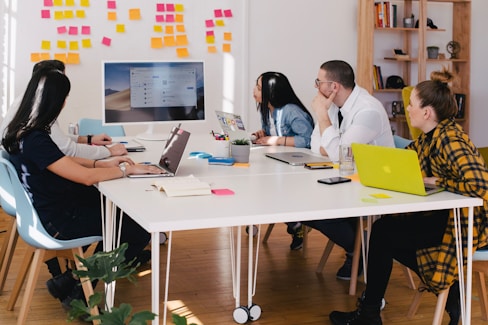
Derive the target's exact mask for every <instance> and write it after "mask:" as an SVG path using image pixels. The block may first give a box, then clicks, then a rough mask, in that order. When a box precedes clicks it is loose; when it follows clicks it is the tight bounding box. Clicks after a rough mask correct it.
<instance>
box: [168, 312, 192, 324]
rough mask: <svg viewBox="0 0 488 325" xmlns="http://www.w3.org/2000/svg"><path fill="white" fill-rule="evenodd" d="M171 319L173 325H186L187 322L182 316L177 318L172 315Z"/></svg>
mask: <svg viewBox="0 0 488 325" xmlns="http://www.w3.org/2000/svg"><path fill="white" fill-rule="evenodd" d="M172 317H173V322H174V323H175V325H187V324H188V322H187V321H186V318H185V317H184V316H179V315H176V314H172ZM190 325H197V324H195V323H191V324H190Z"/></svg>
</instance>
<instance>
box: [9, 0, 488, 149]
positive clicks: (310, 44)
mask: <svg viewBox="0 0 488 325" xmlns="http://www.w3.org/2000/svg"><path fill="white" fill-rule="evenodd" d="M75 2H76V3H78V1H75ZM357 2H358V0H342V1H336V0H306V1H299V0H292V1H283V0H259V1H258V0H248V1H245V0H241V1H235V0H234V1H232V0H207V1H197V0H180V1H178V2H177V3H182V4H184V5H185V9H186V10H185V24H186V26H187V29H188V31H187V33H188V36H189V37H191V36H194V38H192V39H191V40H190V42H191V44H190V46H189V49H190V50H191V53H192V56H191V57H190V58H189V59H204V60H205V61H206V73H207V74H206V77H207V83H206V86H207V88H206V103H207V109H209V110H210V112H208V115H207V118H208V120H207V123H206V124H204V125H201V124H188V126H187V128H188V129H190V130H194V131H195V132H197V131H205V132H208V131H209V130H210V129H212V128H216V127H217V122H216V121H215V118H214V115H213V112H212V111H211V110H217V109H219V110H220V109H225V110H231V109H233V110H234V111H236V112H239V113H241V114H242V115H243V117H244V120H245V122H246V123H247V125H248V129H249V130H250V131H253V130H256V129H257V128H259V127H260V122H259V116H258V114H257V112H256V109H255V103H254V100H253V98H252V88H253V86H254V83H255V79H256V77H257V76H258V75H259V74H260V73H262V72H265V71H271V70H274V71H280V72H283V73H285V74H286V75H287V76H288V77H289V79H290V81H291V83H292V85H293V86H294V88H295V91H296V92H297V94H298V96H299V97H300V98H301V99H302V101H303V102H304V104H305V105H307V106H309V104H310V102H311V100H312V98H313V96H314V94H315V91H316V90H315V88H314V86H313V80H314V79H315V78H316V75H317V71H318V68H319V66H320V65H321V64H322V63H323V62H325V61H327V60H331V59H343V60H345V61H348V62H350V63H351V65H352V66H353V67H354V68H355V66H356V57H357V46H356V42H357V39H356V38H357V36H356V35H357V26H356V20H357ZM42 3H43V1H42V0H36V1H35V2H34V1H22V2H21V1H19V3H18V15H16V18H17V26H18V30H17V35H18V38H17V46H16V50H17V53H16V66H15V71H16V81H15V87H16V88H15V93H16V94H20V93H21V92H23V90H24V88H25V85H26V83H27V81H28V78H29V76H30V73H31V69H32V64H33V63H31V62H30V61H29V55H30V53H31V52H38V51H40V49H39V44H40V41H41V39H44V38H53V39H56V38H59V37H57V36H56V35H53V31H52V30H53V26H56V25H59V24H67V25H69V24H70V22H59V21H57V22H56V21H53V22H50V23H46V21H43V20H41V19H40V18H39V10H40V9H41V7H42ZM155 3H161V2H160V1H140V2H137V4H134V3H132V2H129V1H127V0H126V1H124V0H119V1H117V4H118V6H120V7H121V8H122V7H134V6H138V7H140V8H141V10H142V11H143V12H144V10H149V11H153V8H154V6H155ZM105 5H106V1H91V7H90V8H87V9H86V11H87V13H90V18H89V19H90V20H88V18H87V21H86V24H90V25H91V26H92V32H93V33H94V35H93V36H92V42H93V43H94V46H93V48H92V49H82V50H80V56H81V57H82V63H81V64H80V65H69V66H68V67H67V74H68V75H69V77H70V79H71V81H72V84H73V88H72V91H71V94H70V97H69V102H68V105H67V108H66V110H65V111H64V112H63V113H62V115H61V116H60V122H61V123H62V125H67V124H68V123H69V122H70V121H76V120H78V119H79V118H80V117H83V116H86V117H97V118H99V117H100V116H101V111H100V105H101V98H102V90H101V64H100V62H101V60H104V59H152V58H159V59H175V58H176V57H175V56H174V55H173V54H172V52H171V53H169V52H164V51H158V50H153V49H150V48H149V47H148V46H147V44H146V43H144V42H145V40H147V38H145V36H146V34H145V33H147V28H146V27H147V25H149V26H152V24H153V23H152V21H151V20H149V21H146V20H144V21H141V22H139V23H137V26H136V27H133V28H135V29H137V31H136V32H134V31H128V32H127V33H126V35H118V36H117V35H115V36H114V38H115V39H116V40H120V41H122V42H123V43H118V44H117V43H115V44H114V45H113V46H112V47H110V48H107V47H102V46H99V45H98V44H95V43H96V42H97V39H98V37H100V36H101V35H102V34H104V33H105V32H106V31H107V29H108V28H113V27H111V26H109V24H108V23H107V21H106V19H105V13H106V9H105ZM217 8H224V9H225V8H231V9H232V10H233V13H234V18H233V19H232V22H230V24H231V25H229V28H230V29H231V30H232V32H233V34H234V40H233V42H232V47H233V50H232V53H230V55H223V54H217V55H214V54H208V53H206V51H205V48H206V46H205V44H204V42H203V37H201V36H200V35H199V33H204V31H205V29H204V27H203V25H202V19H207V18H211V14H212V12H213V9H217ZM472 9H473V10H472V16H473V24H472V30H473V32H472V42H471V44H472V73H471V77H472V81H471V85H472V87H471V88H472V89H471V99H472V101H471V104H472V105H471V127H470V129H471V132H470V135H471V137H472V138H473V139H474V141H475V144H477V145H479V146H487V145H488V139H487V137H485V136H484V133H485V132H483V131H484V130H483V129H484V127H485V126H484V124H485V123H484V122H483V121H487V120H488V110H486V109H485V107H484V106H485V105H486V104H485V103H487V102H488V98H487V97H488V94H487V92H486V91H485V89H483V88H486V86H485V82H484V80H485V76H486V74H487V72H488V71H486V70H487V68H486V66H487V65H486V60H484V58H486V57H488V55H487V54H488V44H487V43H486V42H485V37H484V35H483V33H484V30H486V28H487V25H488V22H487V21H486V18H485V16H486V13H487V12H488V1H485V0H473V1H472ZM246 13H249V16H248V17H246V15H245V14H246ZM83 24H85V22H83ZM129 25H130V24H129V23H128V22H127V26H129ZM131 25H132V24H131ZM32 26H34V27H32ZM144 26H146V27H144ZM144 28H146V29H144ZM112 34H113V33H112ZM248 62H249V66H246V64H247V63H248ZM224 65H230V66H231V67H232V69H234V72H235V75H234V77H233V78H231V79H229V78H227V77H224V68H223V66H224ZM229 83H230V88H231V91H230V92H228V91H226V90H225V89H224V86H225V87H226V88H227V87H229ZM224 92H225V94H224ZM161 128H163V129H164V130H166V129H169V126H164V127H161ZM139 130H141V128H137V127H136V128H134V127H130V128H127V131H128V133H129V134H135V133H137V132H139Z"/></svg>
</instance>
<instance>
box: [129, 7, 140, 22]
mask: <svg viewBox="0 0 488 325" xmlns="http://www.w3.org/2000/svg"><path fill="white" fill-rule="evenodd" d="M129 19H130V20H140V19H141V10H140V9H139V8H135V9H129Z"/></svg>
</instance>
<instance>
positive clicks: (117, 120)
mask: <svg viewBox="0 0 488 325" xmlns="http://www.w3.org/2000/svg"><path fill="white" fill-rule="evenodd" d="M102 78H103V80H102V81H103V104H102V108H103V123H104V124H105V125H110V124H118V125H132V124H147V125H148V129H147V131H146V132H145V133H143V134H140V135H138V136H137V137H138V138H140V139H143V140H166V139H167V137H168V136H167V134H156V133H154V132H153V130H154V125H155V124H158V123H172V124H177V123H182V122H188V121H204V120H205V101H204V94H205V91H204V64H203V61H104V62H102Z"/></svg>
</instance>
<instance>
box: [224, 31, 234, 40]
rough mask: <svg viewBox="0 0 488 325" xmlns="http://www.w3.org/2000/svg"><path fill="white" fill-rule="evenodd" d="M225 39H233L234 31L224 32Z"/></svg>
mask: <svg viewBox="0 0 488 325" xmlns="http://www.w3.org/2000/svg"><path fill="white" fill-rule="evenodd" d="M224 40H225V41H232V33H231V32H226V33H224Z"/></svg>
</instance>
